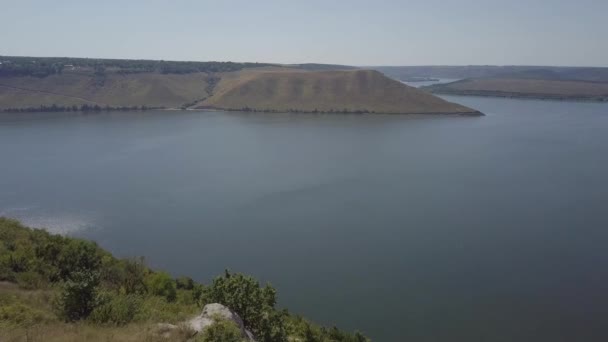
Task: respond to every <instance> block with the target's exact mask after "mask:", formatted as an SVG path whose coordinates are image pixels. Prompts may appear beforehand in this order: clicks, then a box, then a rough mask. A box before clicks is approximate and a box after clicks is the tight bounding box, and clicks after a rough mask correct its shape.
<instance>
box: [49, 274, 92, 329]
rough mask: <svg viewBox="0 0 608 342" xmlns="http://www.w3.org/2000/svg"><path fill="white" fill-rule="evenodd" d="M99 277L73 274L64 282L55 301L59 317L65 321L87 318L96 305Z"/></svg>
mask: <svg viewBox="0 0 608 342" xmlns="http://www.w3.org/2000/svg"><path fill="white" fill-rule="evenodd" d="M98 283H99V277H98V275H97V274H95V273H92V272H80V271H79V272H74V273H72V278H71V279H70V280H68V281H66V282H65V283H64V284H63V285H62V287H61V292H60V294H59V298H58V300H57V304H56V305H57V309H58V313H59V316H60V317H62V318H63V319H65V320H66V321H76V320H80V319H83V318H87V317H88V316H89V314H90V313H91V312H92V311H93V309H94V308H95V304H96V294H97V285H98Z"/></svg>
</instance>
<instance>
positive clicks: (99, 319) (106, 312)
mask: <svg viewBox="0 0 608 342" xmlns="http://www.w3.org/2000/svg"><path fill="white" fill-rule="evenodd" d="M141 303H142V298H141V297H140V296H139V295H135V294H116V293H114V292H107V291H106V292H101V293H99V294H98V295H97V298H96V303H95V304H96V306H95V309H93V311H92V312H91V315H90V316H89V320H91V321H92V322H95V323H106V324H107V323H110V324H114V325H124V324H127V323H129V322H131V321H132V320H133V319H134V318H135V316H136V315H137V314H138V313H139V311H140V307H141Z"/></svg>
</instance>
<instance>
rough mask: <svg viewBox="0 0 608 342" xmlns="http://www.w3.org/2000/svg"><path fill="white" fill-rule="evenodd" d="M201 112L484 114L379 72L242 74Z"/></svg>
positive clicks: (226, 81)
mask: <svg viewBox="0 0 608 342" xmlns="http://www.w3.org/2000/svg"><path fill="white" fill-rule="evenodd" d="M196 107H197V108H215V109H225V110H242V109H247V110H256V111H303V112H315V111H319V112H373V113H389V114H479V113H478V112H477V111H475V110H474V109H471V108H467V107H465V106H461V105H459V104H455V103H451V102H448V101H445V100H443V99H440V98H438V97H436V96H434V95H431V94H429V93H426V92H423V91H421V90H418V89H416V88H413V87H409V86H407V85H404V84H402V83H401V82H398V81H395V80H393V79H390V78H388V77H386V76H384V75H383V74H381V73H379V72H377V71H373V70H353V71H324V72H289V71H265V72H240V73H239V75H237V76H236V77H225V78H224V79H223V80H222V82H220V83H219V84H218V86H217V87H216V88H215V90H214V92H213V95H212V96H211V97H209V98H207V99H205V100H204V101H201V102H199V103H198V104H197V105H196Z"/></svg>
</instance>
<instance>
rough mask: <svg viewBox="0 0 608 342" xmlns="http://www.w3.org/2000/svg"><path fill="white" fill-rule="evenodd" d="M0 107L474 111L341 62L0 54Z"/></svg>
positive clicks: (446, 112)
mask: <svg viewBox="0 0 608 342" xmlns="http://www.w3.org/2000/svg"><path fill="white" fill-rule="evenodd" d="M0 62H1V63H2V64H0V110H49V109H50V110H64V109H69V110H78V109H81V108H83V107H87V108H89V107H94V108H96V109H101V108H132V107H138V108H141V107H148V108H150V107H154V108H182V109H185V108H213V109H223V110H254V111H273V112H286V111H287V112H349V113H350V112H369V113H399V114H412V113H416V114H479V113H477V112H476V111H475V110H473V109H470V108H467V107H464V106H461V105H458V104H453V103H450V102H447V101H444V100H442V99H440V98H438V97H435V96H433V95H431V94H429V93H426V92H422V91H419V90H417V89H415V88H412V87H409V86H406V85H404V84H402V83H401V82H398V81H395V80H393V79H390V78H388V77H386V76H384V75H382V74H381V73H379V72H377V71H371V70H359V69H356V68H353V67H348V66H343V65H327V64H300V65H272V64H259V63H231V62H166V61H145V60H144V61H141V60H104V59H100V60H91V59H83V58H35V57H0Z"/></svg>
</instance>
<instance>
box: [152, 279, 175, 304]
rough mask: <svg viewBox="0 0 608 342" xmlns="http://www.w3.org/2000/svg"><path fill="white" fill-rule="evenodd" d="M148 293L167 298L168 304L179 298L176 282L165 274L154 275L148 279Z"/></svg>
mask: <svg viewBox="0 0 608 342" xmlns="http://www.w3.org/2000/svg"><path fill="white" fill-rule="evenodd" d="M146 287H147V288H148V293H150V294H152V295H155V296H161V297H165V298H166V299H167V301H168V302H172V301H174V300H175V298H176V297H177V290H176V289H175V281H174V280H173V279H172V278H171V276H169V275H168V274H167V273H165V272H157V273H152V274H150V275H149V276H148V278H147V279H146Z"/></svg>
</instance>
